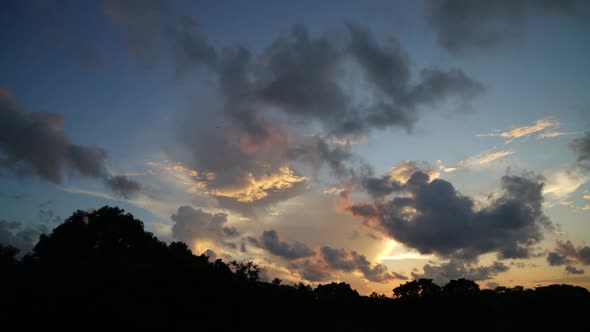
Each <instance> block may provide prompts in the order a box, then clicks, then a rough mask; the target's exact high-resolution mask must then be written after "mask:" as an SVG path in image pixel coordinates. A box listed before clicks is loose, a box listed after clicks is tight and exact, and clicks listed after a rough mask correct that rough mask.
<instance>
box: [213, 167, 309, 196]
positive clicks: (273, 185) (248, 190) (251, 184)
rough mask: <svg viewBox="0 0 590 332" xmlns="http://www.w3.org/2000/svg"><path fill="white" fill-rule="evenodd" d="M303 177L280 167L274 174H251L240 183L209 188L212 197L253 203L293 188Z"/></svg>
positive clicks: (303, 179) (287, 168)
mask: <svg viewBox="0 0 590 332" xmlns="http://www.w3.org/2000/svg"><path fill="white" fill-rule="evenodd" d="M305 179H306V178H305V177H303V176H297V175H295V172H293V170H291V169H290V168H289V167H287V166H283V167H280V168H279V169H278V170H277V171H276V172H275V173H270V174H264V175H262V176H259V177H256V176H254V175H253V174H252V173H249V174H247V175H246V178H245V179H244V181H242V183H240V184H238V185H233V186H227V187H222V188H209V189H208V192H209V193H210V194H211V195H212V196H220V197H229V198H233V199H235V200H236V201H238V202H245V203H248V202H255V201H258V200H260V199H263V198H265V197H267V196H268V195H269V193H270V192H273V191H283V190H286V189H290V188H293V187H294V186H295V185H296V184H298V183H301V182H303V181H305Z"/></svg>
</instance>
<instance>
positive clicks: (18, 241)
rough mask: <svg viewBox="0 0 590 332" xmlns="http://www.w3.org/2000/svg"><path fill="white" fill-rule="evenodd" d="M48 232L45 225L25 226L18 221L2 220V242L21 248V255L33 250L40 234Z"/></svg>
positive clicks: (0, 229) (0, 221)
mask: <svg viewBox="0 0 590 332" xmlns="http://www.w3.org/2000/svg"><path fill="white" fill-rule="evenodd" d="M48 232H49V229H48V228H47V227H46V226H45V225H28V226H25V225H23V224H22V223H20V222H18V221H6V220H0V244H2V245H4V246H13V247H15V248H17V249H20V254H21V255H24V254H26V253H28V252H29V251H31V249H32V248H33V246H34V245H35V244H36V243H37V241H39V236H40V235H41V234H46V233H48Z"/></svg>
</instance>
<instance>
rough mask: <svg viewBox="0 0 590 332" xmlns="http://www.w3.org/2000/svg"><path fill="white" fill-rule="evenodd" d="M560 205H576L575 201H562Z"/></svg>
mask: <svg viewBox="0 0 590 332" xmlns="http://www.w3.org/2000/svg"><path fill="white" fill-rule="evenodd" d="M559 204H561V205H565V206H568V205H572V204H574V202H573V201H561V202H559Z"/></svg>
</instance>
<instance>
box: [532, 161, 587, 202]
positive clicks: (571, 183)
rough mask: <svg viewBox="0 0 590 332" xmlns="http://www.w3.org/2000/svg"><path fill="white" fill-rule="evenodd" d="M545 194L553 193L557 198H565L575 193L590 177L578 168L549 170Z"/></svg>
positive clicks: (544, 188) (544, 189)
mask: <svg viewBox="0 0 590 332" xmlns="http://www.w3.org/2000/svg"><path fill="white" fill-rule="evenodd" d="M545 177H546V178H547V182H546V184H545V187H543V194H552V195H554V196H555V197H557V198H565V197H568V196H569V195H571V194H572V193H574V192H575V191H576V190H578V188H579V187H580V186H581V185H583V184H584V183H586V182H588V180H590V177H589V176H588V175H586V174H584V172H581V171H580V170H579V169H576V168H560V169H556V170H553V171H550V172H548V173H547V174H546V175H545Z"/></svg>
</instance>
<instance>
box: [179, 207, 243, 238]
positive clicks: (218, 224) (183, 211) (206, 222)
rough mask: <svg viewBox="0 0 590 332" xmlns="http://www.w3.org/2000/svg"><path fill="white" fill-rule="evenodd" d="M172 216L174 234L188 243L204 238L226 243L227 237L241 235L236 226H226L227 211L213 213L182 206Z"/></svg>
mask: <svg viewBox="0 0 590 332" xmlns="http://www.w3.org/2000/svg"><path fill="white" fill-rule="evenodd" d="M171 218H172V220H173V221H174V225H172V236H173V237H174V238H175V239H177V240H179V241H182V242H185V243H188V244H191V243H193V241H195V240H204V239H207V240H212V241H215V242H219V243H224V242H225V241H224V239H225V238H227V237H235V236H237V235H239V232H238V231H237V230H236V229H235V228H234V227H231V226H225V224H226V223H227V214H225V213H216V214H211V213H208V212H205V211H203V210H201V209H198V210H195V209H193V208H192V207H190V206H180V207H179V208H178V210H177V211H176V213H175V214H173V215H172V216H171Z"/></svg>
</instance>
